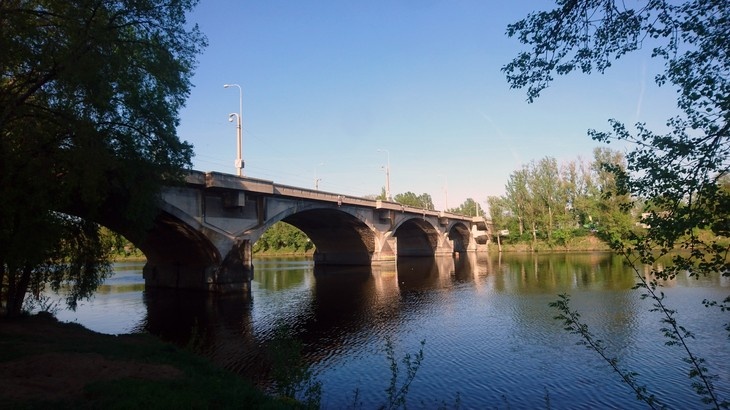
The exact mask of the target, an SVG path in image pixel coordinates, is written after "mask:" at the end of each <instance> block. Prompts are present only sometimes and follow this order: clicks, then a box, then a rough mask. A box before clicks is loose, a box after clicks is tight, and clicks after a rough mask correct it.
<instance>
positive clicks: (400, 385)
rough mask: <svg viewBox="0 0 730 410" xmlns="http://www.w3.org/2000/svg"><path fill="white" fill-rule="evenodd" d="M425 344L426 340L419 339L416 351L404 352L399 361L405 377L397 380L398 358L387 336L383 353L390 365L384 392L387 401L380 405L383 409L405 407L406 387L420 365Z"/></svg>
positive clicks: (398, 375) (398, 373) (409, 384)
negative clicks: (388, 377)
mask: <svg viewBox="0 0 730 410" xmlns="http://www.w3.org/2000/svg"><path fill="white" fill-rule="evenodd" d="M425 345H426V340H421V347H420V349H419V350H418V353H416V354H415V355H413V356H411V354H410V353H406V355H405V356H403V359H401V361H400V363H401V364H402V365H403V366H404V367H405V372H406V373H405V377H404V378H403V380H401V381H400V382H399V378H400V374H401V368H400V366H399V365H398V360H396V358H395V349H394V347H393V342H392V341H391V340H390V338H388V339H387V340H386V342H385V355H386V357H387V360H388V364H389V365H390V384H389V385H388V388H387V389H386V390H385V392H386V393H387V394H388V402H387V403H386V404H385V405H384V406H382V408H383V409H397V408H403V409H405V408H406V399H407V397H408V389H409V388H410V387H411V383H413V380H414V379H415V378H416V373H418V369H419V368H420V367H421V363H422V362H423V347H424V346H425Z"/></svg>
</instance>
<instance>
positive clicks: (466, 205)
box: [448, 198, 481, 216]
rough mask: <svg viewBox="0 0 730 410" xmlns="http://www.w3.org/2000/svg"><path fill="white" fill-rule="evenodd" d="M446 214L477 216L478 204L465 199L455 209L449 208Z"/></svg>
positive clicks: (472, 200)
mask: <svg viewBox="0 0 730 410" xmlns="http://www.w3.org/2000/svg"><path fill="white" fill-rule="evenodd" d="M448 212H451V213H454V214H459V215H466V216H478V214H479V213H480V212H481V211H480V209H479V204H478V203H477V202H476V201H475V200H474V199H473V198H466V200H465V201H464V202H463V203H462V204H461V205H459V206H458V207H456V208H451V209H449V210H448Z"/></svg>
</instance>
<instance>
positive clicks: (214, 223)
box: [138, 171, 491, 292]
mask: <svg viewBox="0 0 730 410" xmlns="http://www.w3.org/2000/svg"><path fill="white" fill-rule="evenodd" d="M279 221H284V222H287V223H289V224H291V225H294V226H296V227H297V228H299V229H301V230H302V231H303V232H304V233H305V234H307V236H309V238H310V239H311V240H312V242H313V243H314V245H315V247H316V250H315V254H314V260H315V264H317V265H328V264H329V265H366V266H370V265H371V264H378V263H383V262H393V261H395V260H396V258H397V257H398V256H438V255H451V254H453V253H455V252H476V251H477V249H479V250H486V243H487V241H488V238H489V237H490V235H489V234H490V230H491V226H490V224H489V223H488V222H489V221H488V220H485V219H484V218H481V217H478V218H473V217H467V216H462V215H456V214H450V213H444V212H439V211H429V210H423V209H418V208H412V207H408V206H403V205H401V204H398V203H395V202H388V201H380V200H371V199H365V198H358V197H352V196H346V195H338V194H334V193H327V192H322V191H316V190H310V189H305V188H297V187H292V186H286V185H280V184H275V183H273V182H271V181H265V180H259V179H253V178H245V177H238V176H234V175H229V174H223V173H215V172H207V173H204V172H199V171H192V172H191V173H190V174H189V175H188V176H187V178H186V181H185V184H183V185H181V186H175V187H166V188H164V190H163V192H162V195H161V201H160V212H159V214H158V216H157V218H156V220H155V224H154V226H153V228H152V229H151V230H150V231H149V233H148V235H147V237H146V239H145V240H144V241H142V242H141V243H140V244H138V246H139V248H140V249H141V250H142V251H143V252H144V253H145V255H146V257H147V264H146V265H145V267H144V277H145V284H146V286H150V287H171V288H186V289H199V290H207V291H213V292H226V291H235V290H239V289H241V288H247V287H248V284H249V282H250V278H251V273H252V269H253V265H252V259H251V247H252V245H253V244H254V243H255V242H256V240H258V238H259V237H260V236H261V235H262V234H263V233H264V231H266V229H268V228H269V227H271V226H272V225H273V224H274V223H276V222H279Z"/></svg>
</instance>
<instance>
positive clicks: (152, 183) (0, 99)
mask: <svg viewBox="0 0 730 410" xmlns="http://www.w3.org/2000/svg"><path fill="white" fill-rule="evenodd" d="M195 3H196V1H194V0H181V1H177V0H140V1H134V2H129V1H123V0H119V1H108V0H69V1H63V2H60V1H58V2H56V1H53V2H48V1H40V0H35V1H22V2H21V1H3V2H0V49H2V50H3V51H2V54H1V55H0V164H1V165H0V197H2V198H3V200H2V201H0V214H1V215H2V218H0V283H1V284H2V285H3V286H2V287H1V288H0V289H2V294H1V295H0V300H2V301H3V302H4V303H5V309H6V310H5V311H6V314H8V315H16V314H18V313H19V312H20V309H21V306H22V303H23V299H24V297H25V294H26V292H27V290H28V289H29V288H30V289H31V290H33V291H38V290H39V289H40V288H41V287H42V286H43V285H44V284H50V285H51V287H52V288H54V289H58V288H59V286H60V284H61V283H64V282H68V283H69V284H70V285H71V286H72V291H71V293H70V296H69V298H68V302H69V305H70V306H71V307H74V306H75V303H76V301H77V300H79V299H80V298H83V297H88V296H89V295H91V294H92V292H93V291H94V290H95V289H96V286H97V285H98V284H99V282H100V281H101V280H102V279H103V278H104V276H105V275H106V273H107V272H108V267H109V259H108V250H107V249H105V247H106V245H107V244H105V243H104V241H103V240H102V238H101V236H100V235H99V229H98V226H97V225H96V224H95V223H94V222H95V221H96V222H104V223H105V224H108V225H109V227H110V228H112V229H117V230H118V229H122V228H128V229H127V230H126V232H125V234H128V235H131V236H132V237H130V239H133V240H134V239H137V240H139V239H140V238H142V236H143V234H144V232H145V229H146V228H147V227H148V226H149V224H150V223H151V221H152V218H153V217H154V214H153V210H154V209H155V206H154V205H155V202H154V201H156V197H157V193H158V192H159V188H160V186H161V184H162V183H163V182H164V183H172V182H174V181H176V180H179V179H180V178H181V177H182V173H183V172H184V170H185V169H186V168H189V167H190V164H191V163H190V159H191V156H192V147H191V146H190V145H189V144H188V143H186V142H182V141H180V140H179V139H178V137H177V134H176V126H177V125H178V123H179V119H178V111H179V110H180V108H181V107H182V106H183V104H184V101H185V98H186V97H187V95H188V94H189V91H190V86H191V84H190V77H191V76H192V70H193V67H194V64H195V56H196V54H197V53H198V52H199V51H200V50H201V48H202V47H204V46H205V38H204V37H203V36H202V35H201V34H200V33H199V31H198V29H197V26H192V27H191V26H189V25H188V24H187V23H186V21H185V14H186V12H188V11H190V10H191V9H192V7H193V6H194V4H195ZM71 215H75V216H71ZM131 227H135V228H136V229H129V228H131Z"/></svg>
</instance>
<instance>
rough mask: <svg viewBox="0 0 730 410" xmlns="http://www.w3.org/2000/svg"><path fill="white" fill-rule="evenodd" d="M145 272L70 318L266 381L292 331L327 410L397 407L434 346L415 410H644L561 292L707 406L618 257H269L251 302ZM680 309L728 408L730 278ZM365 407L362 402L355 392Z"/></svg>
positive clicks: (627, 360) (125, 266)
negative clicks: (339, 262)
mask: <svg viewBox="0 0 730 410" xmlns="http://www.w3.org/2000/svg"><path fill="white" fill-rule="evenodd" d="M143 264H144V263H143V262H124V263H118V264H116V265H115V273H114V275H113V276H112V277H111V278H110V279H108V280H107V281H106V282H105V284H104V285H103V286H102V287H101V288H100V289H99V292H98V293H97V294H96V296H95V297H94V299H93V300H92V301H91V302H83V303H81V304H80V306H79V308H78V310H77V311H76V312H69V311H60V312H58V315H57V316H58V317H59V319H60V320H65V321H77V322H79V323H81V324H83V325H84V326H86V327H88V328H90V329H92V330H96V331H99V332H103V333H110V334H118V333H127V332H138V331H147V332H150V333H153V334H155V335H158V336H159V337H161V338H162V339H164V340H169V341H172V342H175V343H177V344H180V345H185V346H191V347H192V348H195V349H196V350H198V351H199V352H201V353H202V354H204V355H205V356H207V357H209V358H210V359H212V360H214V361H216V362H217V363H220V364H222V365H223V366H225V367H227V368H229V369H231V370H234V371H236V372H239V373H241V374H243V375H245V376H247V377H250V378H252V379H253V380H255V381H256V382H258V383H260V384H266V380H267V378H266V364H265V363H266V360H265V357H266V352H267V351H268V350H267V346H269V343H270V342H271V341H272V339H273V338H274V337H275V334H276V333H277V330H278V329H281V328H282V326H286V327H287V328H288V329H289V330H290V333H291V335H292V336H293V337H295V338H296V339H298V340H300V341H301V342H302V343H303V346H304V358H305V359H306V361H307V363H309V364H310V368H311V369H312V372H313V375H314V377H316V379H317V380H319V381H320V382H321V383H322V388H323V396H322V407H323V408H331V409H339V408H345V407H350V408H352V407H358V406H359V407H360V408H365V409H370V408H377V407H379V406H381V405H383V404H385V400H386V399H387V395H386V393H385V390H386V389H387V387H388V384H389V381H390V379H391V370H390V368H389V363H388V361H387V355H386V353H385V350H384V349H385V345H386V342H387V341H388V340H390V341H391V343H392V345H393V346H394V350H395V357H396V358H397V359H398V360H399V364H400V371H401V375H400V376H401V377H403V375H404V373H405V372H406V370H405V368H404V366H403V364H402V363H400V360H401V359H402V358H403V357H404V355H406V354H408V353H410V354H411V357H413V355H414V354H416V353H417V352H418V350H419V348H420V346H421V341H425V345H424V347H423V354H424V360H423V362H422V363H421V366H420V367H419V369H418V373H417V375H416V378H415V380H414V381H413V383H412V385H411V386H410V390H409V392H408V405H409V407H411V408H438V407H446V408H453V407H456V405H457V404H458V405H459V406H460V407H461V408H502V409H508V408H512V409H522V408H530V409H535V408H542V409H545V408H554V409H587V408H623V409H630V408H645V406H643V405H642V403H641V402H638V401H637V400H636V399H635V396H634V394H633V393H632V391H631V390H629V388H628V387H627V386H626V385H625V384H623V383H622V382H621V381H620V379H619V377H618V375H617V374H616V373H614V372H612V370H611V369H610V368H609V367H608V366H607V364H606V363H605V362H603V361H601V359H600V358H599V356H598V355H597V354H596V353H595V352H593V351H590V350H588V349H586V348H585V347H583V346H578V345H576V342H577V341H578V340H579V339H578V337H577V336H576V335H572V334H570V333H569V332H567V331H565V330H563V326H562V324H561V323H560V322H559V321H556V320H554V319H553V317H554V316H555V315H556V314H557V312H556V311H555V310H554V309H552V308H550V307H549V306H548V304H549V303H550V302H552V301H555V300H556V299H557V295H558V294H560V293H569V294H570V295H571V300H572V306H573V308H575V309H576V310H578V311H579V312H580V313H581V315H582V316H581V318H582V320H583V321H584V322H585V323H587V324H589V326H590V329H591V331H592V332H593V333H594V334H596V336H597V337H599V338H600V339H602V340H603V341H604V343H605V344H606V345H607V347H608V353H609V354H610V355H612V356H615V357H617V358H618V359H619V364H620V366H621V367H622V368H626V369H631V370H634V371H636V372H637V373H639V376H638V381H639V383H640V384H644V385H646V387H647V388H648V389H649V390H650V392H653V393H655V394H656V396H657V397H658V398H660V399H661V400H662V401H663V403H664V404H666V405H667V406H669V407H670V408H679V409H687V408H703V407H704V406H703V405H702V403H701V402H700V401H699V398H698V397H697V395H696V394H695V393H694V392H693V391H692V389H691V387H690V383H691V381H690V380H689V379H688V377H687V372H688V368H687V365H686V364H685V363H684V362H683V361H682V358H683V357H684V356H685V355H684V354H683V352H682V351H681V350H679V349H678V348H677V347H670V346H665V345H664V344H665V342H666V339H665V338H664V337H663V336H662V333H661V332H660V331H659V329H660V328H661V324H660V322H659V320H660V317H659V316H658V314H657V313H651V312H649V310H650V309H651V303H650V301H649V300H642V299H641V298H640V293H641V291H640V290H632V286H633V284H634V283H635V276H634V275H633V273H632V271H631V270H629V269H628V268H627V266H625V265H624V264H623V263H622V260H621V259H620V258H618V257H617V256H614V255H611V254H607V253H580V254H578V253H566V254H539V255H537V254H535V255H531V254H505V255H502V256H498V255H493V256H489V257H487V256H486V255H485V256H483V257H482V256H480V257H479V258H476V257H475V256H473V255H472V256H471V257H462V258H457V259H456V260H454V259H452V258H437V259H428V258H427V259H420V258H419V259H410V260H404V261H401V262H399V263H398V264H397V266H396V265H391V266H384V267H380V268H373V269H372V270H371V269H352V268H350V269H345V268H327V269H321V270H320V269H319V268H317V269H315V267H314V264H313V262H312V261H311V259H306V258H277V259H269V258H267V259H256V260H255V261H254V266H255V269H254V272H255V274H254V280H253V282H252V290H251V295H250V296H241V295H236V296H224V297H205V296H201V295H200V294H197V293H194V292H170V291H147V292H146V291H145V289H144V280H143V279H142V274H141V269H142V266H143ZM664 285H665V286H664V287H663V288H662V290H663V291H664V293H665V294H666V295H667V304H668V305H669V306H670V307H672V308H673V309H676V310H678V311H679V316H678V321H679V322H680V324H682V325H684V326H685V327H687V328H688V329H689V330H691V331H692V332H693V333H695V335H696V338H695V339H693V340H690V343H691V348H692V350H693V351H694V352H695V353H696V354H697V355H699V356H700V357H703V358H704V359H706V360H707V366H708V368H709V369H710V372H711V373H712V374H716V375H718V377H719V379H718V380H716V381H715V384H716V386H717V388H718V391H719V392H720V394H721V395H722V397H724V398H726V399H730V349H728V347H730V339H729V338H728V333H727V332H726V331H725V330H724V328H723V327H724V324H725V323H727V322H729V321H730V314H728V313H720V312H719V310H717V309H708V308H705V307H704V306H703V305H702V304H701V301H702V299H704V298H707V299H713V300H722V299H724V298H725V297H727V296H728V295H729V294H730V280H729V279H728V278H723V277H720V276H719V275H717V276H712V277H707V278H701V279H699V280H697V279H694V278H690V277H688V276H682V277H678V278H676V279H675V280H673V281H671V282H668V283H665V284H664ZM356 391H357V392H358V393H357V399H356V398H355V392H356Z"/></svg>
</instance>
